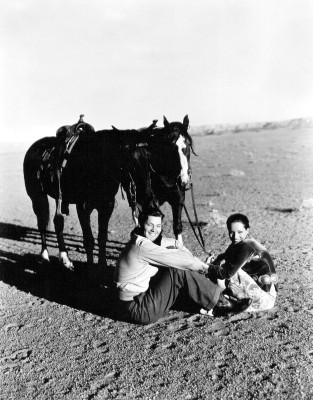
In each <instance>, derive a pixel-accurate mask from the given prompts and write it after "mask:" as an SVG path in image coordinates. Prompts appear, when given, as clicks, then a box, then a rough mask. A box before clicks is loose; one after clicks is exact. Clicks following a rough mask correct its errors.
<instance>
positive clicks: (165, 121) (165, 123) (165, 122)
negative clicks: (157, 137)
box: [163, 115, 170, 128]
mask: <svg viewBox="0 0 313 400" xmlns="http://www.w3.org/2000/svg"><path fill="white" fill-rule="evenodd" d="M163 124H164V127H165V128H169V126H170V123H169V122H168V120H167V119H166V117H165V116H164V115H163Z"/></svg>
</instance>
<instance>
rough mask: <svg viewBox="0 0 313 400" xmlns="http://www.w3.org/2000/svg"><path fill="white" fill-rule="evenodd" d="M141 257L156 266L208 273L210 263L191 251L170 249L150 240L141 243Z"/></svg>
mask: <svg viewBox="0 0 313 400" xmlns="http://www.w3.org/2000/svg"><path fill="white" fill-rule="evenodd" d="M139 248H140V258H142V259H143V260H145V261H147V262H148V263H149V264H151V265H153V266H155V267H165V268H166V267H172V268H177V269H184V270H190V271H197V272H200V273H206V272H207V270H208V265H207V264H206V263H204V262H203V261H201V260H200V259H199V258H197V257H195V256H193V255H192V254H191V253H190V252H186V251H183V250H181V249H175V248H174V249H172V248H170V249H168V248H164V247H162V246H157V245H155V244H154V243H153V242H151V241H150V240H142V241H141V243H139Z"/></svg>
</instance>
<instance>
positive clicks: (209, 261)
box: [205, 253, 216, 264]
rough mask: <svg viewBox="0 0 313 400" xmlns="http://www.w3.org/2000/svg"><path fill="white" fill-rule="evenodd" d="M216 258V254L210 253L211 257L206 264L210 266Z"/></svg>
mask: <svg viewBox="0 0 313 400" xmlns="http://www.w3.org/2000/svg"><path fill="white" fill-rule="evenodd" d="M215 258H216V256H215V254H214V253H209V256H208V257H207V259H206V260H205V262H206V264H210V263H212V262H213V261H214V260H215Z"/></svg>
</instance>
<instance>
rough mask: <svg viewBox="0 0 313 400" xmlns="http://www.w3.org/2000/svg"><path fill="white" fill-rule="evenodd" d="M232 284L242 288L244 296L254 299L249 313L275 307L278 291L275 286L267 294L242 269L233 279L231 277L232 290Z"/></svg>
mask: <svg viewBox="0 0 313 400" xmlns="http://www.w3.org/2000/svg"><path fill="white" fill-rule="evenodd" d="M232 284H234V285H235V287H240V288H241V292H242V293H243V296H246V297H250V298H251V299H252V304H251V305H250V306H249V308H248V309H247V310H246V311H247V312H249V311H264V310H270V309H271V308H273V307H274V305H275V300H276V290H275V287H274V285H273V284H272V287H271V290H270V291H269V292H265V291H264V290H262V289H261V288H260V286H259V285H258V284H257V283H256V282H255V281H254V280H253V279H252V278H251V276H250V275H248V274H247V273H246V272H245V271H243V270H242V269H240V270H239V271H238V272H237V273H236V274H235V275H234V276H233V277H231V279H230V289H231V285H232Z"/></svg>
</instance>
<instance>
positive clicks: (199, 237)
mask: <svg viewBox="0 0 313 400" xmlns="http://www.w3.org/2000/svg"><path fill="white" fill-rule="evenodd" d="M190 191H191V199H192V207H193V212H194V216H195V220H196V225H197V228H198V232H199V235H198V234H197V232H196V230H195V228H194V226H193V224H192V222H191V219H190V216H189V213H188V210H187V207H186V206H185V204H184V210H185V213H186V215H187V218H188V221H189V224H190V226H191V228H192V230H193V233H194V235H195V237H196V239H197V241H198V243H199V244H200V246H201V248H202V250H203V251H204V252H205V253H206V254H209V252H208V251H207V250H206V247H205V241H204V239H203V236H202V231H201V227H200V224H199V220H198V214H197V210H196V203H195V196H194V191H193V184H192V182H191V183H190Z"/></svg>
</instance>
